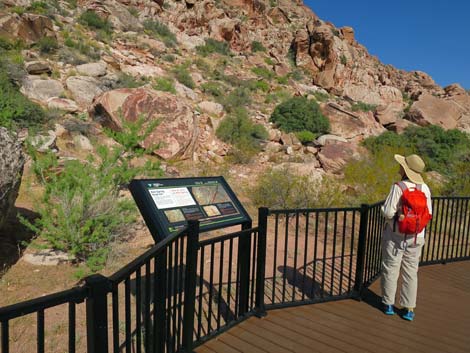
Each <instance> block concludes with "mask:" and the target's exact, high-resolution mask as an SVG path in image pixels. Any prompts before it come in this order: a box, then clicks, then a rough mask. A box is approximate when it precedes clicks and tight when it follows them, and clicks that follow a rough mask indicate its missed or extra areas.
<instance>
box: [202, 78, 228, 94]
mask: <svg viewBox="0 0 470 353" xmlns="http://www.w3.org/2000/svg"><path fill="white" fill-rule="evenodd" d="M201 90H202V91H203V92H204V93H208V94H211V95H212V96H214V97H221V96H222V95H223V94H224V90H223V87H222V85H221V84H220V83H217V82H213V81H209V82H205V83H203V84H202V85H201Z"/></svg>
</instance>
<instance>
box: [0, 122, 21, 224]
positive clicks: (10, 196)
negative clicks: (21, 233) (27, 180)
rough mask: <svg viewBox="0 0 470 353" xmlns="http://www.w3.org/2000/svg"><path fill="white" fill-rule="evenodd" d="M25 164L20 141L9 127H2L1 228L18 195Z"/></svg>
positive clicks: (0, 135) (0, 130) (0, 164)
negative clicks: (9, 130)
mask: <svg viewBox="0 0 470 353" xmlns="http://www.w3.org/2000/svg"><path fill="white" fill-rule="evenodd" d="M23 166H24V156H23V152H22V150H21V144H20V142H18V139H17V138H16V137H14V136H12V135H11V134H10V133H9V132H8V130H7V129H5V128H3V127H0V229H1V228H2V227H3V225H4V222H5V220H6V219H7V217H8V215H9V214H10V212H11V210H12V208H13V206H14V204H15V201H16V197H17V196H18V190H19V188H20V183H21V176H22V175H23Z"/></svg>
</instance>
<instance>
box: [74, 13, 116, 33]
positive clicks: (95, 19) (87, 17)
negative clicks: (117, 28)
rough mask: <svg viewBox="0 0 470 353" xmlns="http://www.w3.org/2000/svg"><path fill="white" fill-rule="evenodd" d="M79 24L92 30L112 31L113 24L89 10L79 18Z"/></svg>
mask: <svg viewBox="0 0 470 353" xmlns="http://www.w3.org/2000/svg"><path fill="white" fill-rule="evenodd" d="M79 22H80V23H81V24H82V25H85V26H87V27H89V28H92V29H95V30H96V29H102V30H105V31H108V32H109V31H111V24H110V23H109V22H108V20H106V19H102V18H101V17H100V16H99V15H98V14H97V13H96V12H94V11H90V10H87V11H85V12H83V13H82V14H81V15H80V17H79Z"/></svg>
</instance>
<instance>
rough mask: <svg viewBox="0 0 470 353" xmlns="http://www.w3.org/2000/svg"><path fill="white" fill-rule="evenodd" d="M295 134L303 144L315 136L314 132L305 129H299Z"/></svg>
mask: <svg viewBox="0 0 470 353" xmlns="http://www.w3.org/2000/svg"><path fill="white" fill-rule="evenodd" d="M295 135H296V136H297V138H298V139H299V141H300V142H302V143H303V144H305V143H307V142H312V141H313V140H315V138H316V135H315V134H314V133H312V132H310V131H306V130H302V131H299V132H297V133H296V134H295Z"/></svg>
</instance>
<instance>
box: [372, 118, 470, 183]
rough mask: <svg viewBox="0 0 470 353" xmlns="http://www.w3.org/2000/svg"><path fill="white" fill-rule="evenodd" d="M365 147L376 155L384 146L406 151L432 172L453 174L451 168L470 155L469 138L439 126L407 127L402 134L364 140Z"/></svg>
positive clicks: (459, 132) (462, 133) (388, 133)
mask: <svg viewBox="0 0 470 353" xmlns="http://www.w3.org/2000/svg"><path fill="white" fill-rule="evenodd" d="M364 145H365V146H366V147H367V148H368V149H369V150H370V151H372V153H377V152H378V151H380V150H381V149H383V148H384V147H391V148H395V149H405V150H406V151H407V153H417V154H419V155H420V156H421V157H422V158H423V160H424V162H425V163H426V166H427V168H428V169H429V170H435V171H437V172H439V173H441V174H443V175H450V173H451V171H452V166H453V165H454V164H455V163H456V162H457V161H459V160H460V158H461V157H462V156H466V155H468V154H469V153H470V137H469V135H468V134H466V133H464V132H462V131H459V130H444V129H442V128H441V127H439V126H436V125H430V126H425V127H408V128H407V129H406V130H405V132H404V133H403V134H401V135H399V134H396V133H393V132H388V131H387V132H385V133H383V134H382V135H380V136H377V137H370V138H367V139H366V140H364Z"/></svg>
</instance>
